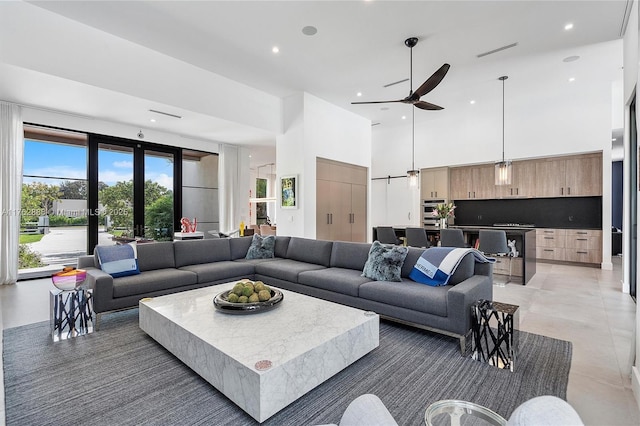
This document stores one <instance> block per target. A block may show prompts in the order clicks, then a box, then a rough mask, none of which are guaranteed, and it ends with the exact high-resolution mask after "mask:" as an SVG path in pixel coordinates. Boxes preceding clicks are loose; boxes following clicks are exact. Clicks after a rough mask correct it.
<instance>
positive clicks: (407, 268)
mask: <svg viewBox="0 0 640 426" xmlns="http://www.w3.org/2000/svg"><path fill="white" fill-rule="evenodd" d="M407 248H408V249H409V251H408V252H407V257H405V259H404V265H402V272H401V273H400V275H401V276H402V278H409V274H410V273H411V271H412V270H413V266H414V265H415V264H416V262H417V261H418V258H419V257H420V256H422V253H423V252H424V251H425V250H426V249H422V248H415V247H407Z"/></svg>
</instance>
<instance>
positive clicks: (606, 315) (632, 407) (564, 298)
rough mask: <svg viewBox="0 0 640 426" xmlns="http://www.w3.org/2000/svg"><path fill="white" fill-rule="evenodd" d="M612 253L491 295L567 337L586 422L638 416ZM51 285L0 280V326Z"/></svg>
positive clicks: (545, 270)
mask: <svg viewBox="0 0 640 426" xmlns="http://www.w3.org/2000/svg"><path fill="white" fill-rule="evenodd" d="M613 261H614V270H613V271H603V270H601V269H597V268H587V267H577V266H567V265H555V264H549V263H538V265H537V273H536V275H535V276H534V277H533V279H532V280H531V281H530V282H529V283H528V284H527V285H526V286H522V285H520V284H511V283H510V284H507V285H506V286H505V287H499V286H497V285H496V286H495V287H494V299H495V300H498V301H501V302H506V303H513V304H517V305H520V309H521V311H520V329H521V330H523V331H528V332H532V333H537V334H543V335H545V336H550V337H555V338H558V339H563V340H569V341H571V342H573V359H572V364H571V373H570V375H569V390H568V395H567V399H568V401H569V403H571V405H572V406H573V407H574V408H575V409H576V410H577V411H578V413H579V414H580V417H581V418H582V420H583V421H584V423H585V424H586V425H638V424H640V412H639V410H638V405H637V403H636V401H635V399H634V397H633V393H632V391H631V379H630V370H631V358H630V348H631V337H632V333H633V324H634V321H635V311H636V305H635V303H634V302H633V300H632V299H631V298H630V297H629V296H628V295H626V294H623V293H622V292H621V291H620V287H621V284H620V280H621V275H622V270H621V269H622V268H621V266H620V259H619V258H614V259H613ZM500 279H501V277H500V276H496V282H497V281H500ZM50 288H53V287H52V285H51V283H50V281H49V280H48V279H43V280H31V281H22V282H19V283H18V284H16V285H13V286H0V309H1V312H2V317H1V319H0V321H1V325H2V328H11V327H17V326H19V325H23V324H29V323H33V322H38V321H46V320H48V319H49V295H48V291H49V289H50ZM0 350H1V344H0ZM1 371H2V370H1V369H0V375H1V374H2V373H1ZM0 395H1V396H0V419H1V420H0V424H4V421H3V420H4V392H1V393H0Z"/></svg>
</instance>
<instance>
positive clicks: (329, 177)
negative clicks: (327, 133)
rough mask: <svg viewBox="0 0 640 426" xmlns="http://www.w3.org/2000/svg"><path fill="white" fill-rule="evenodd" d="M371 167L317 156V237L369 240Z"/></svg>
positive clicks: (321, 238)
mask: <svg viewBox="0 0 640 426" xmlns="http://www.w3.org/2000/svg"><path fill="white" fill-rule="evenodd" d="M366 211H367V169H366V168H364V167H359V166H356V165H351V164H346V163H339V162H336V161H331V160H324V159H320V158H319V159H317V162H316V238H317V239H319V240H332V241H336V240H337V241H357V242H366V240H367V237H366V232H367V223H366V220H367V213H366Z"/></svg>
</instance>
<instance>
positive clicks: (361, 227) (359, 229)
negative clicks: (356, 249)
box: [351, 185, 367, 243]
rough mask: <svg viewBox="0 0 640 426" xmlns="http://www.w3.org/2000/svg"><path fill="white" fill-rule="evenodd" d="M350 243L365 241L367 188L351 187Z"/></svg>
mask: <svg viewBox="0 0 640 426" xmlns="http://www.w3.org/2000/svg"><path fill="white" fill-rule="evenodd" d="M351 241H355V242H359V243H364V242H366V241H367V187H366V186H365V185H351Z"/></svg>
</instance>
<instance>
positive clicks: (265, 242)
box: [245, 234, 276, 259]
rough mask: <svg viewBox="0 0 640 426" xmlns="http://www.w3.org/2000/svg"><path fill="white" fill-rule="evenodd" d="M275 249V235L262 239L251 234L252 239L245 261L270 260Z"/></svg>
mask: <svg viewBox="0 0 640 426" xmlns="http://www.w3.org/2000/svg"><path fill="white" fill-rule="evenodd" d="M275 247H276V237H275V235H268V236H266V237H263V236H262V235H258V234H253V239H252V240H251V245H250V246H249V250H247V255H246V256H245V259H272V258H273V251H274V249H275Z"/></svg>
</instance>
